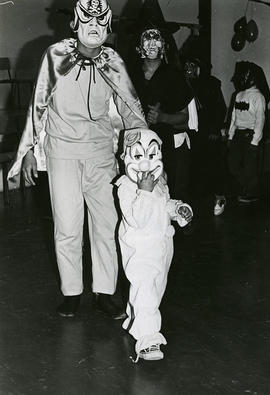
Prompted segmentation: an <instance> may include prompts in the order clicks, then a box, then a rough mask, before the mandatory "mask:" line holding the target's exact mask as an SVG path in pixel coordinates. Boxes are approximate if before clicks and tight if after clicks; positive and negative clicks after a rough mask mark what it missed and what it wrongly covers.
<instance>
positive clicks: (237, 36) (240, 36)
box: [231, 0, 270, 51]
mask: <svg viewBox="0 0 270 395" xmlns="http://www.w3.org/2000/svg"><path fill="white" fill-rule="evenodd" d="M250 1H251V2H254V3H260V4H264V5H268V6H269V7H270V2H266V1H263V0H247V5H246V11H245V15H244V16H242V17H241V18H240V19H238V21H236V22H235V24H234V35H233V38H232V41H231V47H232V49H233V50H234V51H241V50H242V49H243V48H244V46H245V44H246V41H247V42H248V43H253V42H254V41H255V40H257V38H258V36H259V29H258V26H257V23H256V22H255V21H254V19H250V20H249V21H247V18H246V15H247V10H248V6H249V2H250Z"/></svg>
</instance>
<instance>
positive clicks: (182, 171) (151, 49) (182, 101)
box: [130, 26, 198, 200]
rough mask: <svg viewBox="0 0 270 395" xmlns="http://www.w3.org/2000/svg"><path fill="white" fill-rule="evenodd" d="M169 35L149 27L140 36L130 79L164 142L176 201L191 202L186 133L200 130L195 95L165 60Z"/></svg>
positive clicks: (170, 185) (171, 187)
mask: <svg viewBox="0 0 270 395" xmlns="http://www.w3.org/2000/svg"><path fill="white" fill-rule="evenodd" d="M165 38H166V34H165V32H163V31H162V30H161V29H158V28H148V26H146V27H145V28H144V29H143V30H142V32H141V35H140V39H139V43H138V47H137V52H138V54H139V56H140V60H139V61H138V62H134V66H133V67H132V68H131V72H130V75H131V78H132V80H133V83H134V85H135V88H136V91H137V93H138V95H139V98H140V100H141V103H142V106H143V109H144V112H145V114H146V118H147V122H148V125H149V127H150V129H152V130H154V131H155V132H156V133H157V134H158V135H159V137H160V138H161V140H162V155H163V162H164V169H165V172H166V173H167V177H168V186H169V190H170V194H171V196H172V197H173V198H176V199H178V198H181V199H184V200H189V198H190V196H189V167H190V140H189V136H188V134H187V131H189V130H190V129H197V126H198V125H197V112H196V106H195V101H194V100H193V93H192V91H191V89H190V88H189V86H188V85H187V83H186V81H185V78H184V75H183V74H182V73H181V72H180V71H179V70H178V69H176V67H174V66H173V65H170V64H168V63H167V60H166V42H165Z"/></svg>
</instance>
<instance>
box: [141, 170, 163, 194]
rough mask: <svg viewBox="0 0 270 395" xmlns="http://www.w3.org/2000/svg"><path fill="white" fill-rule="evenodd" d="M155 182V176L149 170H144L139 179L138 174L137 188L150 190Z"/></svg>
mask: <svg viewBox="0 0 270 395" xmlns="http://www.w3.org/2000/svg"><path fill="white" fill-rule="evenodd" d="M157 182H158V180H156V181H155V176H154V175H153V174H151V172H147V171H144V172H143V173H142V178H141V179H140V178H139V176H138V181H137V184H138V188H139V189H142V190H144V191H148V192H152V191H153V189H154V188H155V185H156V183H157Z"/></svg>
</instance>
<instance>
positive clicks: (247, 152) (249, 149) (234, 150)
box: [228, 129, 260, 196]
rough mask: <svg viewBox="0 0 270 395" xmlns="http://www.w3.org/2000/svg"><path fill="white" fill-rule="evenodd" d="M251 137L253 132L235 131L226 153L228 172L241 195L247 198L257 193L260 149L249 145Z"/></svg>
mask: <svg viewBox="0 0 270 395" xmlns="http://www.w3.org/2000/svg"><path fill="white" fill-rule="evenodd" d="M252 135H253V131H250V130H248V129H246V130H238V129H237V130H236V132H235V135H234V137H233V139H232V142H231V145H230V149H229V153H228V166H229V170H230V172H231V174H232V175H233V176H234V177H235V178H236V180H237V181H238V183H239V184H240V187H241V193H242V194H244V195H248V196H254V195H257V194H258V192H259V191H258V185H259V150H260V148H259V147H258V146H254V145H251V140H252Z"/></svg>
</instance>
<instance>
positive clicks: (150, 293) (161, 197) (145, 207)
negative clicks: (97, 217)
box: [116, 176, 191, 354]
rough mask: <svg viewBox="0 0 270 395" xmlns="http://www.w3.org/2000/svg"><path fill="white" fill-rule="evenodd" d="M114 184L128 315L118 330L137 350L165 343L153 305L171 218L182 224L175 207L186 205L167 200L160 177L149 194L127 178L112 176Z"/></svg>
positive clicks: (160, 287)
mask: <svg viewBox="0 0 270 395" xmlns="http://www.w3.org/2000/svg"><path fill="white" fill-rule="evenodd" d="M116 185H117V186H118V197H119V202H120V207H121V211H122V221H121V224H120V228H119V240H120V246H121V253H122V259H123V267H124V271H125V273H126V276H127V278H128V280H129V281H130V294H129V302H128V305H127V315H128V317H127V319H126V320H125V321H124V323H123V328H124V329H128V330H129V333H130V334H131V335H132V336H133V337H134V338H135V339H136V340H137V342H136V346H135V350H136V353H137V354H139V352H140V350H142V349H145V348H148V347H150V346H151V345H154V344H166V339H165V338H164V336H163V335H162V334H161V333H160V329H161V315H160V311H159V306H160V303H161V300H162V297H163V294H164V292H165V289H166V284H167V276H168V272H169V268H170V264H171V260H172V257H173V235H174V228H173V226H172V225H171V220H176V221H177V222H178V223H179V225H180V226H185V225H186V224H187V222H186V221H185V220H184V219H183V218H182V217H181V216H180V215H179V213H178V209H179V207H181V206H183V205H184V206H188V205H187V204H185V203H182V202H181V201H179V200H173V199H170V196H169V190H168V187H167V185H166V183H165V180H164V179H163V178H162V177H161V178H160V179H159V181H158V183H157V184H156V186H155V187H154V189H153V191H152V192H148V191H145V190H141V189H138V186H137V184H136V183H135V182H133V181H131V180H130V179H129V178H128V177H127V176H122V177H121V178H120V179H119V180H117V181H116ZM188 207H189V206H188ZM189 208H190V207H189ZM190 210H191V208H190Z"/></svg>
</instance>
